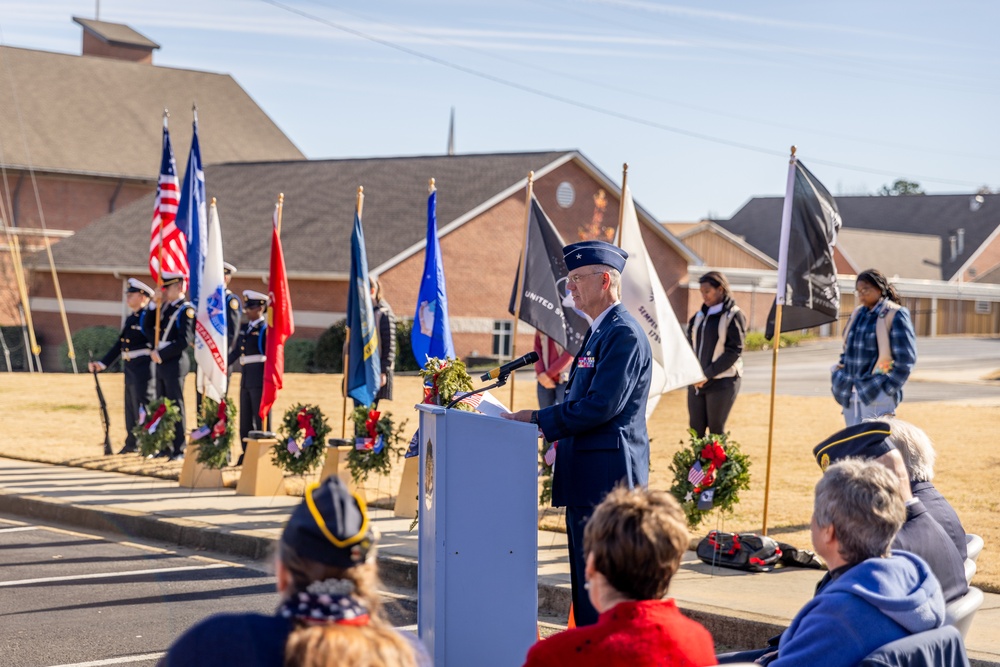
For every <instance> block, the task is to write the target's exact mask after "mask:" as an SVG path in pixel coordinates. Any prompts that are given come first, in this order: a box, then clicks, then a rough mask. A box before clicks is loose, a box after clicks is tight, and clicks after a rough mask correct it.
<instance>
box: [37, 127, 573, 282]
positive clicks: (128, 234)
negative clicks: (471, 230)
mask: <svg viewBox="0 0 1000 667" xmlns="http://www.w3.org/2000/svg"><path fill="white" fill-rule="evenodd" d="M203 145H204V144H203ZM569 152H570V151H554V152H539V153H511V154H495V153H494V154H486V155H455V156H431V157H393V158H366V159H346V160H310V161H295V162H266V163H253V164H245V163H244V164H225V165H215V166H208V167H206V169H205V179H206V184H207V190H208V196H209V199H211V198H212V197H216V198H217V199H218V207H219V217H220V219H221V222H222V237H223V243H224V245H225V255H226V260H227V261H229V262H232V263H233V264H235V265H236V266H237V267H238V268H239V270H240V271H241V272H251V273H253V272H256V273H264V272H267V270H268V261H269V253H270V243H271V237H270V229H271V215H272V212H273V210H274V203H275V201H276V200H277V197H278V193H279V192H283V193H284V194H285V206H284V215H283V217H282V232H281V238H282V246H283V249H284V253H285V261H286V262H287V264H288V270H289V273H291V274H293V275H294V274H299V275H302V274H331V273H341V274H346V273H348V272H349V271H350V253H351V248H350V236H351V228H352V225H353V221H354V202H355V195H356V192H357V188H358V186H359V185H363V186H364V188H365V203H364V215H363V219H364V230H365V243H366V246H367V250H368V262H369V267H370V268H375V267H377V266H379V265H380V264H382V263H384V262H386V261H387V260H389V259H391V258H393V257H395V256H396V255H398V254H399V253H401V252H402V251H404V250H406V249H407V248H410V247H411V246H413V245H414V244H416V243H419V242H421V241H423V240H424V238H425V237H426V233H427V181H428V179H429V178H434V179H436V184H437V189H438V208H437V216H438V218H437V219H438V228H439V229H440V228H442V227H444V226H445V225H447V224H448V223H449V222H451V221H453V220H455V219H457V218H459V217H461V216H462V215H464V214H465V213H468V212H469V211H471V210H472V209H474V208H475V207H477V206H479V205H481V204H482V203H484V202H486V201H487V200H489V199H490V198H491V197H493V196H495V195H497V194H499V193H500V192H502V191H503V190H505V189H506V188H509V187H510V186H512V185H514V184H515V183H517V182H518V181H519V180H522V179H524V178H526V177H527V175H528V171H530V170H534V171H536V172H537V171H539V170H540V169H541V168H542V167H544V166H545V165H548V164H551V163H552V162H554V161H555V160H557V159H559V158H561V157H563V156H565V155H566V154H567V153H569ZM181 168H182V169H183V165H181ZM152 212H153V197H152V196H150V197H146V198H143V199H140V200H138V201H136V202H134V203H132V204H130V205H128V206H127V207H124V208H121V209H119V210H118V211H116V212H114V213H112V214H111V215H108V216H106V217H104V218H101V219H100V220H97V221H95V222H93V223H91V224H90V225H88V226H87V227H86V228H84V229H82V230H81V231H80V232H78V233H77V234H76V235H74V236H73V237H71V238H68V239H65V240H63V241H60V242H59V243H58V244H55V245H54V246H53V254H54V256H55V259H56V265H57V266H58V267H59V268H60V269H62V270H67V269H77V270H79V269H102V268H103V269H111V268H117V269H126V270H142V267H145V265H146V260H147V258H148V253H149V230H150V222H151V219H152ZM109 239H114V242H109Z"/></svg>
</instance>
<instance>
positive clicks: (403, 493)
mask: <svg viewBox="0 0 1000 667" xmlns="http://www.w3.org/2000/svg"><path fill="white" fill-rule="evenodd" d="M419 472H420V457H419V456H411V457H410V458H408V459H403V478H402V479H401V480H400V481H399V493H397V494H396V504H395V505H394V506H393V508H392V513H393V516H398V517H404V518H407V519H412V518H413V517H415V516H416V515H417V508H418V507H419V506H420V502H419V498H418V496H419V495H420V474H419Z"/></svg>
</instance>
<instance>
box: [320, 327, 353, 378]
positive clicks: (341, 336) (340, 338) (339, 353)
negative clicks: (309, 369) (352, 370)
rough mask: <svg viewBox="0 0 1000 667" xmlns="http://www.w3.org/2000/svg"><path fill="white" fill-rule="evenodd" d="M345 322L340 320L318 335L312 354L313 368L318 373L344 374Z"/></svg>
mask: <svg viewBox="0 0 1000 667" xmlns="http://www.w3.org/2000/svg"><path fill="white" fill-rule="evenodd" d="M346 338H347V320H340V321H339V322H337V323H335V324H334V325H333V326H332V327H330V328H329V329H327V330H326V331H324V332H323V333H322V334H320V337H319V340H317V341H316V351H315V352H314V353H313V366H314V367H315V369H316V370H317V371H318V372H320V373H343V372H344V340H345V339H346Z"/></svg>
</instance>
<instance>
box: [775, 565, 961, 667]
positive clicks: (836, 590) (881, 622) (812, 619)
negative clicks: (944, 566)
mask: <svg viewBox="0 0 1000 667" xmlns="http://www.w3.org/2000/svg"><path fill="white" fill-rule="evenodd" d="M944 616H945V610H944V597H943V596H942V595H941V585H940V584H939V583H938V580H937V579H936V578H935V577H934V575H933V574H931V571H930V568H929V567H927V564H926V563H925V562H924V561H923V560H921V559H920V557H919V556H915V555H913V554H911V553H908V552H905V551H893V553H892V556H890V557H888V558H869V559H868V560H865V561H862V562H860V563H858V564H857V565H855V566H854V567H852V568H850V569H849V570H847V571H846V572H844V574H842V575H841V576H840V577H838V578H837V579H834V580H833V581H831V582H830V583H829V584H827V585H826V586H825V587H824V588H823V589H822V590H821V591H820V592H819V593H818V594H817V595H816V597H814V598H813V599H812V600H810V601H809V602H808V603H807V604H806V606H804V607H803V608H802V610H801V611H799V613H798V614H796V616H795V618H794V619H792V624H791V625H789V626H788V629H787V630H785V632H784V633H783V634H782V635H781V643H780V644H779V645H778V657H777V659H776V660H774V661H773V662H771V663H770V665H771V667H803V666H805V665H809V666H810V667H853V666H854V665H857V664H858V663H859V662H861V660H862V659H864V657H865V656H867V655H868V654H869V653H871V652H872V651H874V650H875V649H877V648H879V647H881V646H883V645H885V644H888V643H889V642H891V641H895V640H897V639H901V638H903V637H907V636H909V635H911V634H914V633H917V632H923V631H925V630H933V629H934V628H939V627H941V626H942V625H943V624H944Z"/></svg>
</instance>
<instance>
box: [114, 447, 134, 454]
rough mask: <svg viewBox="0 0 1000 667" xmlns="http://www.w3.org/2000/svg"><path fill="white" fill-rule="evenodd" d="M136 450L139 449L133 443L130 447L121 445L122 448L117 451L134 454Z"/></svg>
mask: <svg viewBox="0 0 1000 667" xmlns="http://www.w3.org/2000/svg"><path fill="white" fill-rule="evenodd" d="M138 451H139V449H138V448H137V447H136V446H135V445H132V446H131V447H129V446H125V447H122V450H121V451H120V452H118V453H119V454H135V453H136V452H138Z"/></svg>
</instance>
